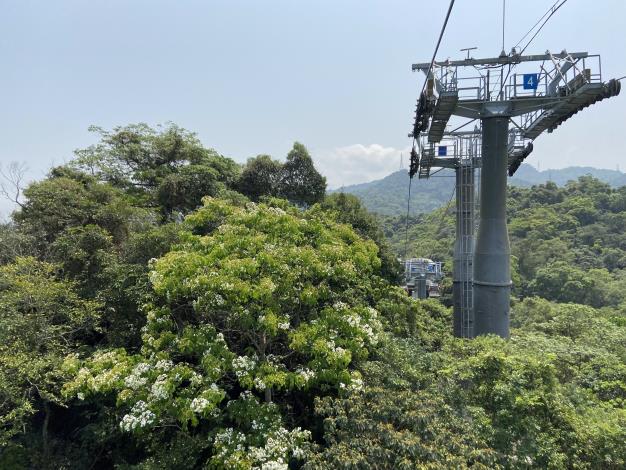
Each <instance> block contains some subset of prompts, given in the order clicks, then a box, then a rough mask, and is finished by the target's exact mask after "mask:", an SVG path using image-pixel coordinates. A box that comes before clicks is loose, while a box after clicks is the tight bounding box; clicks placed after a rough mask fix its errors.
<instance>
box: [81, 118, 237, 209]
mask: <svg viewBox="0 0 626 470" xmlns="http://www.w3.org/2000/svg"><path fill="white" fill-rule="evenodd" d="M90 130H92V131H93V132H96V133H98V134H99V135H100V142H99V143H98V144H96V145H92V146H91V147H88V148H86V149H82V150H78V151H77V152H76V157H77V158H76V159H75V160H74V161H73V162H72V165H73V166H74V167H76V168H79V169H81V170H83V171H86V172H88V173H90V174H92V175H93V176H95V177H97V178H98V179H99V180H101V181H106V182H109V183H111V184H112V185H114V186H116V187H120V188H124V189H126V190H127V191H128V192H129V194H132V195H134V196H135V197H136V201H137V203H139V204H143V205H147V206H157V205H158V206H159V207H160V208H161V210H162V211H163V212H164V213H165V214H170V213H171V212H173V211H180V212H183V213H186V212H189V211H191V210H193V209H195V208H197V207H198V206H199V205H200V204H201V199H202V197H203V196H206V195H210V196H215V195H216V194H217V193H218V192H219V191H220V190H221V189H225V188H230V187H232V186H233V185H234V184H235V182H236V180H237V177H238V175H239V166H238V165H237V164H236V163H235V162H234V161H232V160H230V159H228V158H225V157H223V156H221V155H219V154H218V153H217V152H216V151H215V150H213V149H207V148H205V147H203V146H202V144H201V143H200V141H199V140H198V138H197V137H196V135H195V134H194V133H191V132H189V131H187V130H185V129H182V128H180V127H178V126H176V125H175V124H168V125H166V126H159V127H158V128H157V129H154V128H151V127H149V126H148V125H146V124H143V123H142V124H130V125H128V126H118V127H115V128H114V129H113V130H112V131H105V130H103V129H101V128H99V127H91V128H90Z"/></svg>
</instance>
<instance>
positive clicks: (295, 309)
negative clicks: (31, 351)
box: [66, 199, 382, 469]
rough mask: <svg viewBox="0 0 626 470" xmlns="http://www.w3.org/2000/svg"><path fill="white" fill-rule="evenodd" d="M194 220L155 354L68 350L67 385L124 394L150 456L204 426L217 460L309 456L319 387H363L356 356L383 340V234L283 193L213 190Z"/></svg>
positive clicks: (150, 339) (88, 392)
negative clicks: (290, 200) (254, 196)
mask: <svg viewBox="0 0 626 470" xmlns="http://www.w3.org/2000/svg"><path fill="white" fill-rule="evenodd" d="M184 228H185V230H186V231H185V232H184V233H183V234H182V235H181V243H180V244H179V245H178V246H177V248H175V249H174V250H173V251H170V252H169V253H167V254H166V255H165V256H163V257H162V258H160V259H159V260H157V261H155V262H154V264H152V267H153V271H152V273H151V282H152V285H153V287H154V291H155V295H156V299H155V301H154V302H153V303H152V304H151V305H149V306H148V307H147V308H148V312H147V324H146V327H145V329H144V334H143V337H142V339H143V345H142V349H141V353H140V354H136V355H129V354H127V352H126V351H124V350H121V349H118V350H110V351H104V350H102V351H99V352H98V353H96V354H95V355H94V356H93V357H91V358H90V359H88V360H87V361H86V362H84V363H81V362H80V361H78V360H75V359H72V360H70V361H68V363H67V368H68V370H70V371H72V372H73V373H74V374H75V379H74V381H73V382H71V383H69V384H67V385H66V393H68V394H70V395H73V396H79V395H78V394H84V396H85V397H87V398H88V399H92V400H101V399H102V397H103V396H107V395H109V396H110V395H112V396H113V397H115V399H116V401H117V402H118V403H119V405H120V407H121V408H122V409H123V410H124V411H125V415H124V417H123V418H122V419H121V422H120V427H121V429H122V430H123V431H125V432H132V433H134V434H135V435H136V436H137V438H138V439H140V441H141V442H143V446H144V449H145V450H146V451H147V452H148V455H152V457H150V458H157V456H156V455H155V454H152V453H151V451H149V449H150V445H151V444H150V442H153V443H154V442H156V441H158V442H161V445H156V444H155V449H156V450H154V452H160V451H162V448H163V445H165V444H166V443H171V442H174V441H176V440H181V439H183V440H188V439H191V438H192V436H193V433H194V432H192V430H193V429H195V430H197V431H195V432H202V433H204V434H205V435H207V437H209V438H210V439H209V440H207V441H206V442H207V445H208V443H212V444H211V447H212V450H211V453H210V458H209V464H210V466H212V468H242V469H248V468H252V467H254V466H260V465H262V464H267V465H270V463H271V462H274V463H275V464H276V465H278V464H279V463H281V462H283V464H285V463H286V462H287V461H288V459H289V458H299V457H302V456H303V455H304V454H302V451H301V450H299V449H303V447H302V446H303V445H304V442H305V441H307V440H308V439H309V434H308V431H303V430H302V429H301V428H300V426H305V425H307V426H308V425H310V424H311V423H310V411H309V412H306V409H307V403H310V401H311V398H310V396H311V394H327V393H335V394H336V393H343V391H347V390H349V389H352V388H355V387H359V386H360V385H361V379H360V375H359V373H358V372H356V371H355V370H354V365H355V364H357V363H358V362H359V361H362V360H364V359H365V358H366V357H367V356H368V353H369V351H370V350H372V349H373V348H374V346H375V345H376V344H377V341H378V335H379V334H380V331H381V328H382V325H381V323H380V319H379V313H378V311H377V310H376V309H375V308H373V306H372V303H373V300H372V299H373V297H374V294H375V291H376V290H377V289H378V288H379V287H380V285H379V284H380V283H381V281H380V280H379V279H378V278H377V277H376V272H378V270H379V269H380V261H379V259H378V257H377V248H376V245H375V244H374V243H373V242H371V241H365V240H362V239H361V238H360V237H358V235H356V234H355V232H354V231H353V230H352V229H350V228H349V227H348V226H347V225H341V224H337V223H336V222H334V221H332V219H330V218H329V217H327V216H325V215H324V214H323V213H321V212H319V211H310V212H308V213H307V212H305V213H302V212H301V211H299V210H298V209H295V208H293V207H290V206H288V205H287V204H286V203H285V201H278V200H277V201H274V202H272V203H271V204H269V205H267V204H259V205H256V204H254V203H247V205H246V206H245V207H241V206H237V205H234V204H232V203H228V202H226V201H224V200H217V199H206V202H205V206H204V207H203V208H202V209H200V210H199V211H197V212H195V213H193V214H191V215H189V216H188V217H187V218H186V220H185V222H184ZM308 406H310V405H308ZM293 410H301V413H300V414H301V416H300V417H298V414H299V413H296V414H292V412H293ZM177 430H178V431H177ZM142 436H143V437H142ZM155 440H156V441H155ZM277 442H280V445H278V444H273V443H277ZM201 455H202V454H200V455H198V456H197V457H198V458H200V457H201ZM281 468H282V467H281Z"/></svg>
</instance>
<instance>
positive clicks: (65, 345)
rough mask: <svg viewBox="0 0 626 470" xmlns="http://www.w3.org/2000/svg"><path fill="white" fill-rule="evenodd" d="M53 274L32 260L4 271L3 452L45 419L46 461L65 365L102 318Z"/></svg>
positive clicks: (0, 327) (0, 297) (0, 308)
mask: <svg viewBox="0 0 626 470" xmlns="http://www.w3.org/2000/svg"><path fill="white" fill-rule="evenodd" d="M55 271H56V268H55V266H53V265H51V264H47V263H42V262H39V261H36V260H35V259H34V258H17V259H16V260H15V262H14V263H11V264H8V265H5V266H2V267H0V396H1V397H2V400H1V403H0V446H4V445H6V444H7V442H8V440H9V439H10V438H11V437H13V436H16V435H18V434H21V433H23V432H24V429H25V428H26V429H28V428H30V426H31V424H32V423H31V421H30V418H31V417H32V416H33V415H34V414H35V413H41V414H42V415H43V419H42V420H41V424H40V429H39V430H38V431H39V435H40V439H39V440H38V442H39V443H40V444H41V448H42V454H43V456H44V457H45V456H46V455H47V454H48V450H49V447H48V444H49V440H48V428H49V424H50V421H51V419H52V410H53V409H54V408H55V407H58V406H64V404H65V400H64V399H63V397H62V396H61V387H62V385H63V383H64V380H65V378H66V377H65V375H64V373H63V371H62V368H61V365H62V362H63V360H64V357H65V355H66V354H69V353H71V352H77V351H78V350H79V349H80V348H81V344H84V340H85V338H88V337H89V335H91V334H93V331H94V329H95V328H96V327H97V320H98V316H99V304H98V303H97V302H93V301H85V300H82V299H80V297H78V295H77V294H76V290H75V286H74V284H73V283H72V282H69V281H65V280H62V279H59V278H57V277H56V275H55Z"/></svg>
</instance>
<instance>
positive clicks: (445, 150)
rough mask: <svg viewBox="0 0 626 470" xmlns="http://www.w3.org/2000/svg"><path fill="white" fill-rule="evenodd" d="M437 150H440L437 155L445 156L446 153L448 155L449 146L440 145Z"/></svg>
mask: <svg viewBox="0 0 626 470" xmlns="http://www.w3.org/2000/svg"><path fill="white" fill-rule="evenodd" d="M437 150H438V152H437V156H438V157H445V156H446V155H448V146H447V145H440V146H439V148H438V149H437Z"/></svg>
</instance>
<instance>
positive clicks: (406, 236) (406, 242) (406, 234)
mask: <svg viewBox="0 0 626 470" xmlns="http://www.w3.org/2000/svg"><path fill="white" fill-rule="evenodd" d="M412 181H413V178H409V197H407V199H406V224H405V227H404V261H405V262H406V255H407V249H408V246H409V210H410V207H411V182H412Z"/></svg>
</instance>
